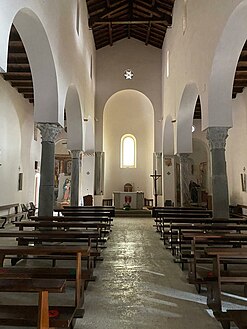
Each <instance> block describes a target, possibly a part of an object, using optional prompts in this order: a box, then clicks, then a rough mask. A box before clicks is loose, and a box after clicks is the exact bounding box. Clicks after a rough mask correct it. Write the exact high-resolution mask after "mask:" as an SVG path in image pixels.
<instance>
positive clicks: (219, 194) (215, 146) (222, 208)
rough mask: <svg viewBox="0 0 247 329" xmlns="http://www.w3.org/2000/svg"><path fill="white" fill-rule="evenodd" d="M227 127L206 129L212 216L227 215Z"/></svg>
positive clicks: (225, 216)
mask: <svg viewBox="0 0 247 329" xmlns="http://www.w3.org/2000/svg"><path fill="white" fill-rule="evenodd" d="M227 137H228V128H227V127H210V128H208V129H207V139H208V141H209V147H210V153H211V167H212V202H213V215H214V218H228V217H229V197H228V182H227V174H226V160H225V146H226V138H227Z"/></svg>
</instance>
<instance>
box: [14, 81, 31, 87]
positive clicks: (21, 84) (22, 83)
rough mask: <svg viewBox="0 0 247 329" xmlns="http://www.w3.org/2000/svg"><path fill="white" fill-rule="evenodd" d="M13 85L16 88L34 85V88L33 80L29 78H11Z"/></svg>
mask: <svg viewBox="0 0 247 329" xmlns="http://www.w3.org/2000/svg"><path fill="white" fill-rule="evenodd" d="M11 85H12V87H14V88H18V87H32V88H33V82H32V81H29V80H17V81H16V80H11Z"/></svg>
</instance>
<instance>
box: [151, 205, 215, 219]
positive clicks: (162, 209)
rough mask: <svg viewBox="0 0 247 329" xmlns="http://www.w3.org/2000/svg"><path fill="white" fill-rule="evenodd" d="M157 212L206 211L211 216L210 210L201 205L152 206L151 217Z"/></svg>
mask: <svg viewBox="0 0 247 329" xmlns="http://www.w3.org/2000/svg"><path fill="white" fill-rule="evenodd" d="M157 212H166V213H169V212H173V213H181V212H183V213H186V212H190V213H194V214H195V213H203V212H206V213H208V214H209V215H210V217H212V210H208V209H205V208H202V207H196V208H188V207H154V208H153V209H152V217H156V214H157Z"/></svg>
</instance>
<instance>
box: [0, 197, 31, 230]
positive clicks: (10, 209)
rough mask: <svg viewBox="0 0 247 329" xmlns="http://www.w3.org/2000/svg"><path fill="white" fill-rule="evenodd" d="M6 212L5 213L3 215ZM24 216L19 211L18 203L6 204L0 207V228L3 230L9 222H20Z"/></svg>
mask: <svg viewBox="0 0 247 329" xmlns="http://www.w3.org/2000/svg"><path fill="white" fill-rule="evenodd" d="M5 211H7V213H4V214H3V212H5ZM25 215H26V212H23V211H19V203H12V204H7V205H4V206H0V218H1V219H3V223H2V225H1V226H0V228H4V226H5V224H6V223H7V222H8V221H9V220H10V221H17V220H21V219H22V218H23V217H24V216H25Z"/></svg>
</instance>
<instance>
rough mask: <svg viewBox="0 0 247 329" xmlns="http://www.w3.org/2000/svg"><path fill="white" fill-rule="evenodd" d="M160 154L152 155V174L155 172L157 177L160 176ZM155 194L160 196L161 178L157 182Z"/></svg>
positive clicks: (161, 159)
mask: <svg viewBox="0 0 247 329" xmlns="http://www.w3.org/2000/svg"><path fill="white" fill-rule="evenodd" d="M162 161H163V158H162V153H160V152H154V153H153V172H154V171H155V170H156V171H157V174H158V175H162ZM157 194H158V195H162V177H160V178H159V179H158V180H157Z"/></svg>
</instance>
